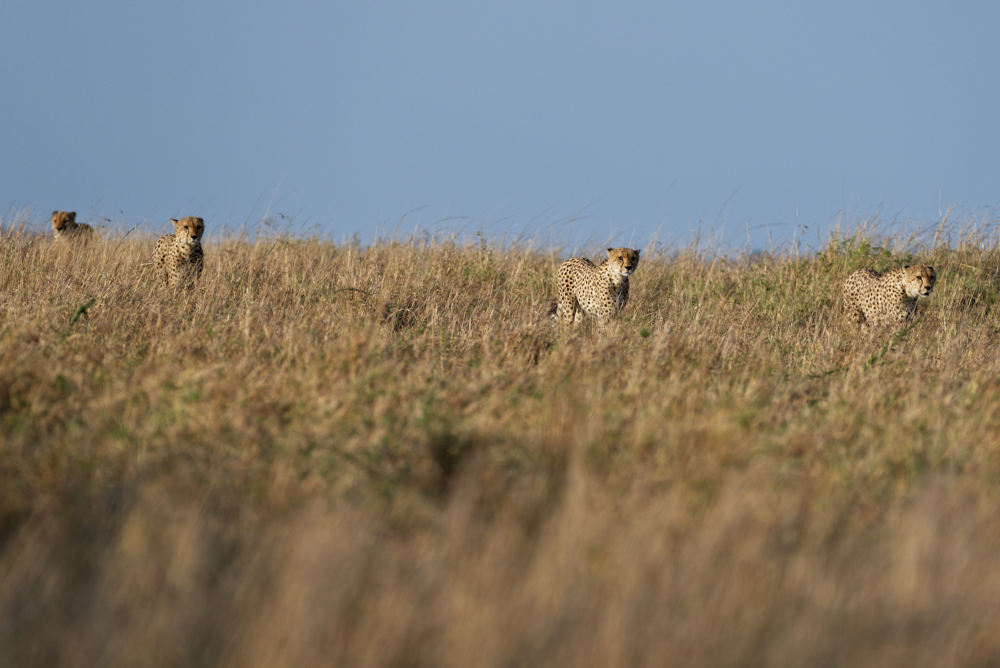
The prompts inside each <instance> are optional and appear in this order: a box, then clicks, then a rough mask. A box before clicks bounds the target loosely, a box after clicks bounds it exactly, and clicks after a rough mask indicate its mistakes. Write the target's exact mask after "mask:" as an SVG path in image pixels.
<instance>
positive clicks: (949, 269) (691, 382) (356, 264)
mask: <svg viewBox="0 0 1000 668" xmlns="http://www.w3.org/2000/svg"><path fill="white" fill-rule="evenodd" d="M989 229H991V228H990V226H986V227H984V228H981V229H979V230H971V231H965V232H960V231H956V232H953V233H951V235H950V237H949V235H948V233H947V230H944V228H942V231H941V233H940V234H937V235H933V237H932V238H929V239H928V240H926V241H920V240H915V239H903V238H895V239H891V238H890V239H885V238H881V237H880V236H879V235H878V234H877V233H874V232H872V233H867V232H866V233H859V234H856V235H854V236H849V237H833V238H831V239H830V240H829V241H828V242H827V243H826V245H825V247H824V248H822V249H820V250H819V251H818V252H810V253H808V254H805V253H803V254H798V253H794V252H784V253H776V254H764V255H754V256H748V257H729V256H717V255H713V254H711V253H703V252H699V251H698V250H697V249H694V248H689V249H684V248H680V249H676V248H675V249H666V250H660V251H658V250H656V249H655V248H646V249H643V256H642V262H641V263H640V265H639V269H638V271H637V272H636V274H635V276H634V277H633V279H632V282H633V285H632V301H631V302H630V304H629V306H628V308H627V309H626V311H625V313H624V314H623V317H622V318H621V319H620V321H619V322H618V323H616V324H615V325H614V326H613V327H611V328H610V329H609V330H608V331H606V332H603V333H602V332H595V331H592V329H589V328H583V329H582V330H580V331H578V332H575V333H573V334H571V335H568V336H563V335H560V334H559V332H557V331H555V330H554V329H553V327H552V325H551V323H550V322H549V321H548V320H547V319H546V318H545V311H546V309H547V306H548V303H549V300H550V299H551V298H552V296H553V292H554V288H553V275H554V271H555V268H556V266H557V264H558V262H559V261H560V260H561V259H562V257H560V255H559V253H557V252H554V251H540V250H537V249H530V248H529V247H528V246H527V245H523V244H522V245H515V246H514V247H502V246H499V245H492V244H490V243H483V242H482V241H473V242H469V243H465V242H456V241H449V240H447V239H414V240H408V241H400V242H379V243H377V244H374V245H372V246H369V247H361V246H358V245H356V244H333V243H328V242H324V241H321V240H315V239H312V240H309V239H293V238H275V239H267V238H261V239H258V240H256V241H254V242H252V243H249V242H246V241H240V240H238V239H233V240H223V241H217V240H216V241H212V240H211V237H210V242H209V243H208V244H207V245H206V269H205V273H204V276H203V280H202V283H201V284H200V286H199V287H198V289H196V290H195V291H193V292H181V293H179V294H172V293H169V292H167V291H166V290H165V289H162V288H160V287H159V286H158V285H156V283H155V281H154V277H153V274H152V271H151V268H150V267H149V266H146V265H147V263H148V261H149V256H150V254H151V248H152V240H151V239H143V238H134V236H125V237H119V238H113V235H105V239H104V240H103V241H102V242H100V243H99V244H97V245H96V246H94V247H93V248H92V250H91V252H89V253H83V252H79V251H78V250H75V249H67V248H60V247H57V246H54V245H53V244H52V243H51V242H49V240H48V239H45V238H39V237H36V236H34V235H32V234H29V233H26V232H23V231H16V230H11V229H4V230H3V232H2V234H0V665H4V666H8V665H9V666H32V665H45V666H56V665H61V666H94V665H223V666H269V667H272V666H303V665H317V664H322V665H386V664H390V665H408V666H472V665H474V666H512V665H566V666H612V665H630V666H631V665H636V666H639V665H650V666H666V665H677V666H727V665H738V666H752V665H794V666H825V665H852V666H886V665H908V666H923V665H927V666H931V665H933V666H950V665H995V664H997V663H998V662H1000V562H998V561H997V556H996V555H997V554H998V553H1000V512H998V511H1000V361H998V356H997V355H996V352H995V351H996V349H997V348H996V341H997V339H998V336H1000V307H998V300H1000V247H998V243H997V238H996V236H995V235H992V234H991V233H987V232H988V230H989ZM949 238H950V239H951V240H950V241H948V240H947V239H949ZM594 256H595V257H596V251H595V253H594ZM908 261H921V262H927V263H930V264H933V265H934V267H935V268H936V269H937V273H938V285H937V288H936V289H935V293H934V295H933V296H932V297H931V299H929V300H927V301H926V302H922V303H921V304H920V306H921V308H920V310H918V317H917V319H916V320H915V321H914V323H913V325H912V326H911V327H908V328H906V329H904V330H902V331H900V332H898V333H896V334H891V333H890V334H887V333H879V334H876V335H874V336H873V335H869V334H866V333H860V332H859V331H858V330H852V329H850V328H847V327H846V326H844V325H843V323H842V322H841V318H840V314H839V311H838V301H837V300H838V292H839V285H840V283H841V281H842V280H843V278H844V277H846V276H847V274H848V273H849V272H850V271H852V270H854V269H856V268H858V267H861V266H870V267H874V268H877V269H882V268H886V267H888V266H894V265H896V264H898V263H903V262H908Z"/></svg>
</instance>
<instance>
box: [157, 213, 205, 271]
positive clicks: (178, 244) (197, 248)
mask: <svg viewBox="0 0 1000 668" xmlns="http://www.w3.org/2000/svg"><path fill="white" fill-rule="evenodd" d="M170 221H171V222H172V223H173V224H174V230H175V233H174V234H173V235H170V234H166V235H164V236H162V237H160V239H159V241H157V242H156V249H155V250H154V251H153V261H154V262H155V263H156V272H157V274H159V276H160V279H161V280H162V281H163V283H164V284H166V285H168V286H169V287H171V288H173V287H177V286H178V285H185V286H191V285H193V284H194V282H195V281H196V280H198V278H199V277H200V276H201V270H202V268H203V267H204V265H205V256H204V254H203V253H202V250H201V235H202V234H204V232H205V221H204V220H203V219H201V218H196V217H194V216H188V217H187V218H181V219H180V220H176V219H174V218H171V219H170Z"/></svg>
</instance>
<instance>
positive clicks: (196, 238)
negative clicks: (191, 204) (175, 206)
mask: <svg viewBox="0 0 1000 668" xmlns="http://www.w3.org/2000/svg"><path fill="white" fill-rule="evenodd" d="M170 222H172V223H173V224H174V233H175V234H174V236H175V237H177V239H178V240H179V241H180V242H181V243H185V244H187V245H188V246H194V245H195V244H197V243H199V242H200V241H201V235H202V234H204V233H205V220H204V219H202V218H197V217H195V216H188V217H186V218H181V219H180V220H177V219H176V218H171V219H170Z"/></svg>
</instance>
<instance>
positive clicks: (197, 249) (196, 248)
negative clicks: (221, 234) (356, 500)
mask: <svg viewBox="0 0 1000 668" xmlns="http://www.w3.org/2000/svg"><path fill="white" fill-rule="evenodd" d="M174 247H175V248H176V249H177V251H178V252H179V253H180V255H181V256H182V257H185V258H190V257H193V256H196V255H199V254H200V253H201V242H200V241H195V242H194V243H193V244H189V243H188V240H187V237H179V236H178V237H174Z"/></svg>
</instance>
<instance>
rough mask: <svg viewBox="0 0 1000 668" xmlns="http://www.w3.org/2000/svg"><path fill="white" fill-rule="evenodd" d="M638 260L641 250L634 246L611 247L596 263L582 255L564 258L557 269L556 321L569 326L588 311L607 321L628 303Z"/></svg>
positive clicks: (602, 324)
mask: <svg viewBox="0 0 1000 668" xmlns="http://www.w3.org/2000/svg"><path fill="white" fill-rule="evenodd" d="M638 264H639V251H638V250H634V249H632V248H609V249H608V258H607V259H606V260H604V261H603V262H601V264H599V265H596V266H595V265H594V263H593V262H591V261H590V260H588V259H587V258H582V257H574V258H570V259H568V260H566V261H565V262H563V263H562V264H561V265H560V266H559V271H558V272H557V273H556V284H557V285H556V287H557V289H558V292H559V295H558V297H557V299H556V308H555V314H554V315H555V319H556V321H557V322H558V323H559V324H560V325H562V326H563V327H568V326H570V325H573V324H576V323H579V322H580V321H581V320H583V316H585V315H588V316H591V317H593V318H595V319H596V320H597V324H598V326H600V327H604V326H605V325H607V323H608V322H609V321H610V320H611V318H612V317H613V316H615V315H617V314H618V313H619V312H620V311H621V310H622V309H623V308H625V304H627V303H628V277H629V276H631V275H632V272H634V271H635V268H636V266H637V265H638Z"/></svg>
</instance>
